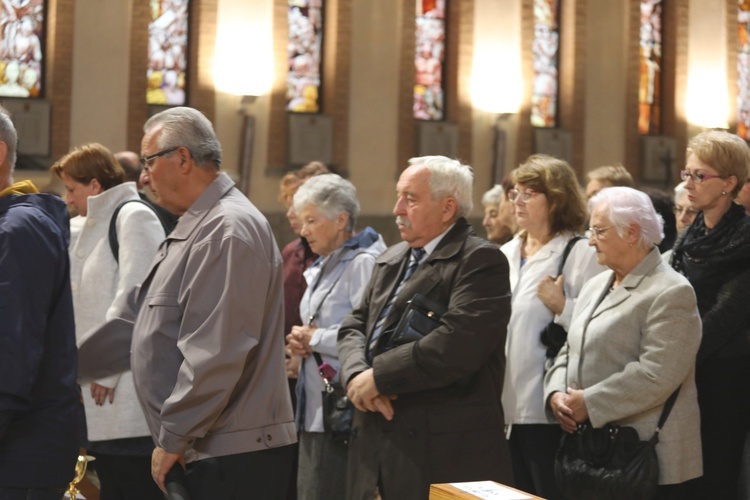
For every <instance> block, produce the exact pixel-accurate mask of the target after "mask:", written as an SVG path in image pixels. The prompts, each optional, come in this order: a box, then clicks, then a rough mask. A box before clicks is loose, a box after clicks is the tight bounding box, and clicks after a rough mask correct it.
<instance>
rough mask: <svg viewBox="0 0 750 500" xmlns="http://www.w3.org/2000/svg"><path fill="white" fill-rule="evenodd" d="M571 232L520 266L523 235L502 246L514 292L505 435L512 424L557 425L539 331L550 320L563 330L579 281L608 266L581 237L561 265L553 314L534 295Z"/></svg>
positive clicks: (551, 272)
mask: <svg viewBox="0 0 750 500" xmlns="http://www.w3.org/2000/svg"><path fill="white" fill-rule="evenodd" d="M572 236H573V235H572V234H570V233H564V234H559V235H557V236H555V237H554V238H552V239H551V240H550V241H549V242H547V244H546V245H544V246H543V247H542V248H540V249H539V251H537V252H536V253H535V254H534V255H533V256H532V257H530V258H529V259H528V260H527V261H526V264H525V265H524V266H523V267H521V246H522V245H523V238H522V236H521V235H519V236H516V237H515V238H513V239H512V240H511V241H509V242H508V243H506V244H505V245H503V246H502V247H501V250H502V252H503V253H504V254H505V256H506V257H507V258H508V264H509V266H510V286H511V290H512V293H513V298H512V301H511V315H510V322H509V323H508V336H507V339H506V343H505V356H506V365H505V382H504V384H503V395H502V403H503V411H504V412H505V424H506V426H507V432H506V434H507V436H508V437H510V431H511V426H512V425H513V424H552V423H554V424H557V421H551V420H550V419H549V417H548V416H547V414H546V412H545V411H544V361H545V359H546V350H547V349H546V348H545V347H544V345H542V343H541V340H540V334H541V332H542V330H543V329H544V327H545V326H547V325H548V324H549V322H550V321H552V320H553V319H554V321H555V323H557V324H559V325H561V326H563V327H564V328H565V329H566V330H567V329H568V327H569V326H570V319H571V316H572V314H573V308H574V306H575V302H576V298H577V297H578V294H579V293H580V291H581V288H582V287H583V284H584V283H585V282H586V281H587V280H588V279H589V278H591V277H593V276H595V275H597V274H599V273H600V272H602V271H604V270H605V269H606V268H605V267H603V266H600V265H599V264H598V263H597V259H596V251H595V250H594V249H593V247H589V246H588V241H587V240H586V239H585V238H584V239H582V240H579V241H578V242H576V244H575V245H573V248H572V249H571V251H570V254H569V255H568V258H567V260H566V261H565V267H564V268H563V275H564V276H565V282H564V283H565V284H564V286H563V288H564V291H565V298H566V300H565V309H564V311H563V313H562V314H561V315H559V316H554V315H553V313H552V311H550V310H549V309H548V308H547V306H545V305H544V303H542V301H541V300H540V299H539V297H538V296H537V287H538V285H539V282H540V281H541V280H542V278H543V277H545V276H556V275H557V269H558V266H559V265H560V258H561V257H562V252H563V250H564V249H565V245H567V243H568V241H569V240H570V238H571V237H572Z"/></svg>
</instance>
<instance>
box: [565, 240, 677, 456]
mask: <svg viewBox="0 0 750 500" xmlns="http://www.w3.org/2000/svg"><path fill="white" fill-rule="evenodd" d="M571 242H573V239H571V240H570V241H569V242H568V245H567V246H566V247H565V248H566V251H567V252H564V253H563V262H564V261H565V257H566V256H567V253H569V251H570V249H569V248H568V247H570V246H572V245H571ZM562 266H563V264H560V269H561V270H562ZM609 287H610V285H609V284H607V289H606V290H605V292H604V293H602V295H601V297H599V303H601V302H602V301H603V300H604V298H605V297H606V296H607V295H608V294H609V291H610V288H609ZM596 307H598V304H597V305H596V306H594V309H596ZM581 349H583V345H581ZM569 363H570V356H568V359H567V361H566V363H565V383H566V384H567V382H568V364H569ZM681 388H682V384H680V385H679V386H678V387H677V389H675V390H674V392H673V393H672V394H671V395H670V396H669V398H667V400H666V401H665V402H664V408H662V410H661V415H660V416H659V422H658V423H657V424H656V432H654V435H653V437H652V438H651V439H652V440H654V439H655V440H656V441H655V442H658V441H659V431H661V430H662V428H663V427H664V424H665V423H666V422H667V418H669V414H670V413H671V411H672V407H673V406H674V404H675V401H677V396H678V395H679V394H680V389H681ZM579 425H580V424H579Z"/></svg>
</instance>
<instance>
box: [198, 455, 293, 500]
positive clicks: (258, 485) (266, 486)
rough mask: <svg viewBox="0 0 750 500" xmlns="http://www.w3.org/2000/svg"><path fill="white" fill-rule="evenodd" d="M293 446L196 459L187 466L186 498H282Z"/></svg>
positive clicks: (266, 499)
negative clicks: (188, 495) (187, 496)
mask: <svg viewBox="0 0 750 500" xmlns="http://www.w3.org/2000/svg"><path fill="white" fill-rule="evenodd" d="M294 454H295V447H294V445H287V446H280V447H278V448H271V449H268V450H262V451H252V452H248V453H238V454H237V455H226V456H223V457H216V458H206V459H204V460H196V461H195V462H191V463H189V464H188V465H187V470H186V471H185V481H186V484H187V489H188V492H189V493H190V500H216V499H217V498H221V499H222V500H235V499H236V500H247V499H258V500H284V499H285V498H286V494H287V488H288V487H289V475H290V472H291V464H292V460H294Z"/></svg>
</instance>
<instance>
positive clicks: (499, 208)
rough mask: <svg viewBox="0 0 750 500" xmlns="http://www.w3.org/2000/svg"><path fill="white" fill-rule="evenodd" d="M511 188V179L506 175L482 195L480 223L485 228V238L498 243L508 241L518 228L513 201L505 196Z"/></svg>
mask: <svg viewBox="0 0 750 500" xmlns="http://www.w3.org/2000/svg"><path fill="white" fill-rule="evenodd" d="M512 189H513V181H512V180H511V179H510V178H509V177H508V178H506V179H504V180H503V183H502V184H495V185H494V186H493V187H492V189H490V190H489V191H487V192H486V193H484V195H482V205H483V206H484V219H482V225H483V226H484V228H485V229H486V230H487V239H488V240H490V241H491V242H493V243H497V244H498V245H503V244H505V243H507V242H508V241H510V240H511V239H512V238H513V235H514V234H516V231H517V230H518V224H516V216H515V214H514V213H513V212H514V207H513V202H512V201H510V200H509V199H508V196H507V194H508V193H509V192H510V191H511V190H512Z"/></svg>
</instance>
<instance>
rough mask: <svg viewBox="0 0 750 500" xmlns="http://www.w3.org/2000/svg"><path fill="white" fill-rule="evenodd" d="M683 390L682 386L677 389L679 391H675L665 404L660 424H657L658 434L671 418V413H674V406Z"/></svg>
mask: <svg viewBox="0 0 750 500" xmlns="http://www.w3.org/2000/svg"><path fill="white" fill-rule="evenodd" d="M681 388H682V385H680V386H679V387H677V389H675V390H674V392H673V393H672V395H671V396H669V399H667V401H666V402H665V403H664V409H663V410H662V411H661V416H660V417H659V423H658V424H656V433H657V434H658V433H659V431H660V430H661V428H662V427H664V423H665V422H666V421H667V417H669V413H670V412H671V411H672V407H673V406H674V403H675V401H677V395H678V394H679V393H680V389H681Z"/></svg>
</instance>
